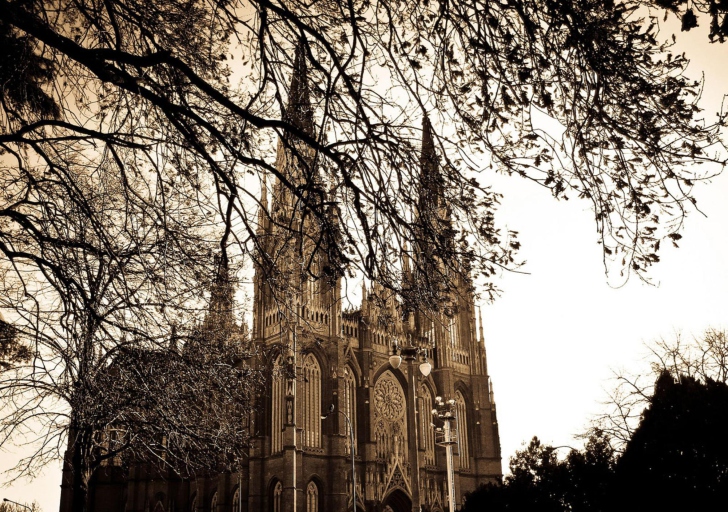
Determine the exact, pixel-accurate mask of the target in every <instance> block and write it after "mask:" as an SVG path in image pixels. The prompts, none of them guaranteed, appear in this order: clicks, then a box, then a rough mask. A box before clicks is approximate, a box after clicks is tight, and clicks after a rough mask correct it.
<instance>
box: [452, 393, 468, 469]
mask: <svg viewBox="0 0 728 512" xmlns="http://www.w3.org/2000/svg"><path fill="white" fill-rule="evenodd" d="M455 415H456V418H457V429H458V430H457V432H458V452H459V453H460V467H461V468H465V469H468V468H469V467H470V450H469V447H468V415H467V411H466V407H465V398H463V395H462V393H460V391H456V392H455Z"/></svg>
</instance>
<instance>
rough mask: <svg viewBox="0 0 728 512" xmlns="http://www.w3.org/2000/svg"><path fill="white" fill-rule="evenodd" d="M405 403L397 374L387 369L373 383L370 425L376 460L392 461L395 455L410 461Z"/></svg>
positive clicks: (403, 460) (404, 460)
mask: <svg viewBox="0 0 728 512" xmlns="http://www.w3.org/2000/svg"><path fill="white" fill-rule="evenodd" d="M406 403H407V401H406V400H405V395H404V391H403V390H402V386H400V384H399V381H398V380H397V378H396V377H395V376H394V374H393V373H392V372H391V371H390V370H387V371H386V372H384V373H383V374H382V375H381V376H380V377H379V379H377V382H376V384H374V407H372V423H371V425H372V430H373V431H374V442H375V443H376V457H377V459H382V461H389V460H390V459H391V458H392V455H395V456H396V457H399V458H400V460H401V461H402V462H406V461H407V456H408V450H407V428H406V425H407V410H406V405H405V404H406ZM412 434H413V435H414V434H415V433H414V432H413V433H412Z"/></svg>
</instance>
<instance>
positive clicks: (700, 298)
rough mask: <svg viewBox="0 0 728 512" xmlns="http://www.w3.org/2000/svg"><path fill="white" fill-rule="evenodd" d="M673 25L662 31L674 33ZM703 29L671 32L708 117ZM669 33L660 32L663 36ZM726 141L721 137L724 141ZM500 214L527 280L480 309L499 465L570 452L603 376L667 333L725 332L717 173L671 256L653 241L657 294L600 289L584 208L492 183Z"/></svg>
mask: <svg viewBox="0 0 728 512" xmlns="http://www.w3.org/2000/svg"><path fill="white" fill-rule="evenodd" d="M675 27H676V28H677V30H679V26H678V25H676V24H674V23H672V24H670V28H672V29H673V30H674V29H675ZM707 32H708V21H707V20H706V19H701V26H700V27H699V28H698V29H695V30H693V31H692V32H690V33H688V34H685V33H682V34H680V33H678V45H677V48H676V49H675V50H676V52H679V51H687V55H688V57H690V58H691V63H690V67H689V68H688V73H689V75H690V76H691V77H694V78H700V76H701V73H705V89H704V94H703V98H702V103H701V105H702V106H703V108H704V109H705V114H706V118H708V119H714V118H715V112H717V111H718V110H719V109H720V108H721V101H722V96H723V94H724V93H728V44H723V45H719V44H713V45H711V44H709V43H708V40H707ZM670 33H671V32H669V31H668V30H667V29H663V35H664V37H665V38H667V37H668V36H669V34H670ZM724 140H725V137H724ZM494 187H495V188H498V189H499V190H500V191H502V192H503V193H504V195H505V197H504V199H503V206H502V208H501V210H500V212H501V216H502V217H501V218H503V219H506V220H507V222H508V225H509V228H512V229H515V230H517V231H519V232H520V235H519V237H520V241H521V243H522V245H523V249H522V251H521V256H522V257H523V258H524V259H526V260H527V261H528V264H527V266H526V268H525V270H527V271H528V272H530V275H515V274H511V275H507V276H504V278H503V279H502V281H501V288H502V289H503V290H504V291H505V293H504V295H503V297H502V298H500V299H499V300H497V301H496V302H495V303H494V304H492V305H489V306H486V307H483V320H484V324H485V337H486V348H487V350H488V364H489V371H490V374H491V376H492V378H493V384H494V390H495V399H496V403H497V406H498V419H499V424H500V436H501V447H502V452H503V466H504V470H506V471H507V466H508V459H509V457H510V456H512V455H513V453H514V452H515V451H516V450H518V449H520V448H521V445H522V443H523V442H528V441H529V440H530V439H531V437H533V436H534V435H537V436H539V438H540V439H541V441H543V442H546V443H550V444H553V445H554V446H564V445H566V446H579V443H578V442H576V441H574V439H573V437H572V436H573V435H574V434H578V433H580V432H583V430H584V427H585V426H586V425H587V423H588V420H589V418H590V417H591V416H592V415H594V414H595V413H597V412H599V411H600V410H601V408H600V405H599V402H600V401H602V400H604V399H605V392H604V390H605V389H608V388H610V386H611V383H610V377H611V376H612V370H613V369H617V368H627V369H632V370H634V371H639V370H643V371H646V370H647V369H648V368H647V367H646V364H645V362H644V359H643V358H644V356H645V353H646V350H645V348H644V343H645V342H649V341H650V340H654V339H656V338H659V337H661V336H662V337H665V338H672V337H674V335H675V332H676V331H682V333H683V334H684V335H700V334H701V333H702V332H704V331H705V330H706V329H708V328H709V327H714V328H726V327H728V265H727V264H728V236H727V234H728V200H727V199H726V197H727V196H728V175H726V174H723V175H721V176H719V177H718V178H717V179H715V180H713V182H712V183H711V184H710V185H705V186H701V187H698V188H696V190H695V195H696V197H697V204H698V206H699V207H700V209H701V210H702V212H704V213H705V214H706V215H707V217H704V216H703V215H701V214H700V213H698V212H692V213H691V214H690V216H689V217H688V219H687V222H686V225H685V230H684V231H683V233H682V234H683V239H682V240H680V242H679V245H680V248H679V249H674V248H673V247H672V245H671V244H669V243H667V244H663V246H662V249H661V259H662V261H661V262H660V263H659V264H658V265H656V266H655V267H653V270H652V274H651V275H652V277H653V278H654V281H655V283H656V284H658V285H657V286H649V285H646V284H644V283H642V282H640V281H639V279H633V280H631V281H630V282H629V283H628V284H627V285H626V286H624V287H622V288H620V289H614V288H611V287H610V286H609V285H608V282H607V279H606V277H605V276H604V272H603V267H602V262H601V251H600V246H598V245H597V244H596V233H595V229H594V222H593V217H592V215H591V212H590V211H589V205H588V203H587V202H585V201H578V200H571V201H568V202H555V201H554V200H553V199H552V198H551V197H550V196H549V194H548V193H547V192H546V191H544V190H542V189H541V188H540V187H538V186H536V185H534V184H531V183H523V182H517V181H514V180H513V179H511V178H499V177H496V181H495V182H494Z"/></svg>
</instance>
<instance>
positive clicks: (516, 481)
mask: <svg viewBox="0 0 728 512" xmlns="http://www.w3.org/2000/svg"><path fill="white" fill-rule="evenodd" d="M614 464H615V457H614V450H613V449H612V448H611V446H610V444H609V439H607V438H606V437H604V436H603V435H601V434H600V433H598V432H594V433H593V434H592V435H591V437H590V438H589V439H588V442H587V443H586V446H585V447H584V449H583V450H576V449H572V450H570V452H569V454H568V455H567V457H566V458H565V459H563V460H560V459H558V458H557V456H556V449H555V448H554V447H552V446H548V445H542V444H541V442H540V441H539V440H538V438H536V437H534V438H533V439H532V440H531V442H530V443H529V445H528V446H527V447H526V448H525V449H524V450H521V451H518V452H516V454H515V455H514V456H513V457H512V458H511V461H510V473H511V474H510V475H508V476H507V477H506V478H505V481H504V483H503V485H502V486H499V485H494V484H489V485H486V486H482V487H480V488H479V489H478V490H476V491H475V492H473V493H471V494H470V495H468V497H467V500H466V504H465V508H464V509H463V511H464V512H468V511H479V510H493V511H500V510H503V511H505V510H514V511H515V510H539V511H564V510H573V511H599V510H607V508H606V502H607V498H608V496H609V493H610V492H611V490H612V481H613V480H614V475H613V473H614Z"/></svg>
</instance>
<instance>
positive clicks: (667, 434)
mask: <svg viewBox="0 0 728 512" xmlns="http://www.w3.org/2000/svg"><path fill="white" fill-rule="evenodd" d="M727 421H728V385H726V384H725V383H724V382H715V381H713V380H711V379H708V380H707V381H706V382H699V381H698V380H696V379H695V378H693V377H687V376H684V375H682V376H679V377H677V378H674V377H673V376H672V375H670V374H669V373H668V372H663V373H662V374H661V375H660V377H659V378H658V380H657V382H656V384H655V391H654V394H653V395H652V397H651V399H650V406H649V407H648V408H647V409H645V411H644V412H643V414H642V420H641V422H640V424H639V427H638V428H637V429H636V430H635V432H634V434H633V435H632V438H631V439H630V441H629V443H627V446H626V449H625V451H624V454H623V455H622V456H621V457H620V459H619V463H618V464H617V478H618V484H617V485H618V487H617V489H619V490H620V491H621V493H622V494H623V495H625V496H631V497H632V499H631V500H630V502H629V503H628V504H625V508H624V509H623V510H644V509H645V507H648V508H655V509H658V510H716V509H717V508H720V507H721V506H722V505H723V504H724V503H725V502H726V499H728V443H726V435H725V425H726V422H727ZM719 504H720V505H719Z"/></svg>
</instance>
